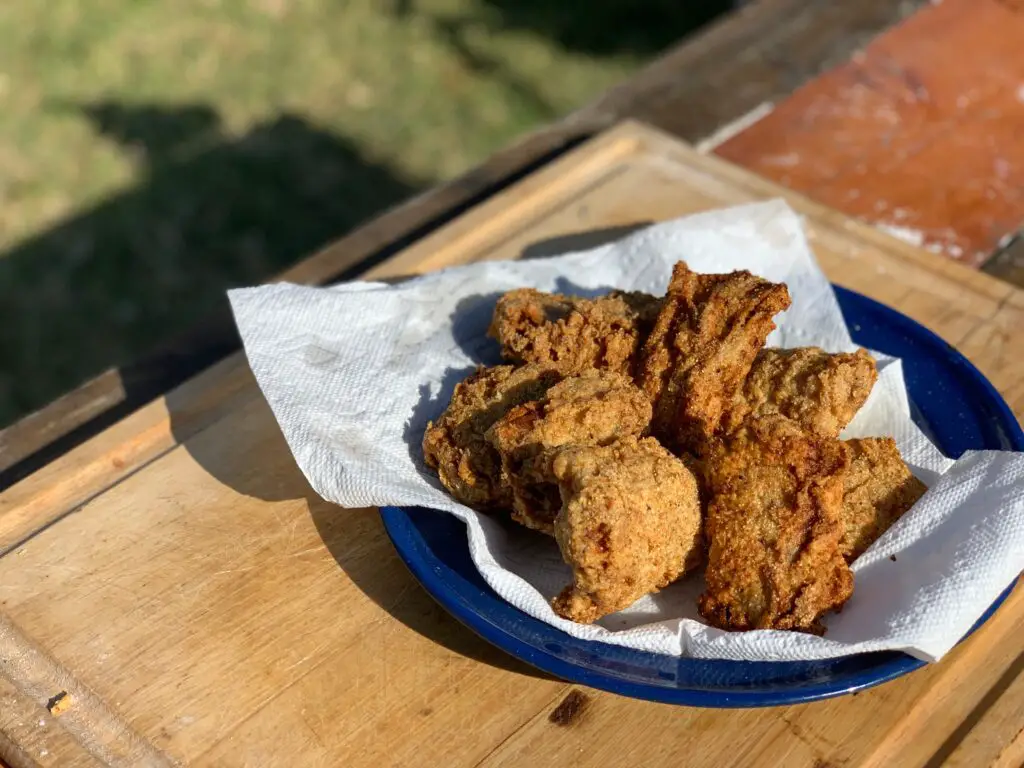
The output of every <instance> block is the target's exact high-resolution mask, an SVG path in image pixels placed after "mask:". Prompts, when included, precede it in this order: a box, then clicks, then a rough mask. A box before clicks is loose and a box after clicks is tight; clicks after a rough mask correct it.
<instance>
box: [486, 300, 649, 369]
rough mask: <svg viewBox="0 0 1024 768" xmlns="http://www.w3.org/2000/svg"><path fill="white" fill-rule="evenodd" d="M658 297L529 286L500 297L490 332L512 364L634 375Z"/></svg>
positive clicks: (503, 354)
mask: <svg viewBox="0 0 1024 768" xmlns="http://www.w3.org/2000/svg"><path fill="white" fill-rule="evenodd" d="M657 306H658V299H656V298H655V297H653V296H650V295H648V294H643V293H624V292H621V291H612V292H611V293H609V294H608V295H607V296H601V297H598V298H596V299H582V298H578V297H575V296H564V295H562V294H551V293H543V292H541V291H536V290H533V289H531V288H521V289H519V290H515V291H510V292H508V293H506V294H505V295H504V296H502V297H501V298H500V299H498V303H497V306H496V307H495V309H494V319H493V320H492V321H491V327H490V329H489V331H488V333H489V334H490V335H491V336H493V337H494V338H495V339H497V340H498V342H499V343H500V344H501V354H502V356H503V357H504V358H505V359H506V360H509V361H510V362H513V363H544V364H548V365H555V366H558V368H559V369H561V370H562V371H563V372H564V373H566V374H572V373H580V372H582V371H585V370H590V369H599V370H607V371H613V372H615V373H623V374H627V375H628V374H631V373H632V370H633V368H634V366H635V363H636V357H637V353H638V350H639V348H640V345H641V344H642V342H643V338H644V336H645V335H646V333H647V330H648V329H649V328H650V326H651V324H652V323H653V317H654V315H655V314H656V312H657Z"/></svg>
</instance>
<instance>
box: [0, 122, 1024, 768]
mask: <svg viewBox="0 0 1024 768" xmlns="http://www.w3.org/2000/svg"><path fill="white" fill-rule="evenodd" d="M778 195H782V196H785V197H787V198H788V199H789V200H790V202H791V203H792V204H793V205H794V206H795V207H797V208H798V209H799V210H800V211H801V212H802V213H803V214H804V216H805V217H806V221H807V227H808V232H809V236H810V241H811V245H812V247H813V248H814V249H815V251H816V253H817V255H818V257H819V260H820V262H821V264H822V266H823V267H824V269H825V270H826V272H827V273H828V274H829V276H830V277H831V278H832V279H833V280H834V281H836V282H838V283H840V284H842V285H845V286H848V287H850V288H853V289H855V290H858V291H861V292H863V293H865V294H867V295H869V296H872V297H874V298H877V299H879V300H881V301H883V302H886V303H888V304H890V305H893V306H896V307H898V308H899V309H900V310H901V311H903V312H905V313H906V314H908V315H911V316H912V317H914V318H915V319H917V320H918V321H920V322H922V323H924V324H925V325H927V326H929V327H930V328H932V329H933V330H935V331H936V332H937V333H939V334H940V335H941V336H942V337H943V338H945V339H946V340H947V341H949V342H950V343H951V344H954V345H955V346H957V348H959V349H960V350H962V351H963V352H964V353H965V354H967V355H968V356H969V357H970V358H971V359H972V360H973V361H974V362H975V363H976V364H977V365H978V366H979V367H980V368H981V370H982V371H983V372H984V373H985V374H986V375H987V376H988V377H989V378H990V379H991V380H992V382H993V383H994V384H995V385H996V386H997V387H998V388H999V389H1000V390H1001V391H1002V393H1003V394H1004V396H1005V397H1006V398H1007V400H1008V402H1009V403H1010V404H1011V407H1012V408H1013V409H1014V410H1015V412H1016V413H1017V414H1018V415H1019V414H1021V413H1022V412H1024V385H1022V383H1021V382H1022V381H1024V375H1022V374H1024V361H1022V359H1021V357H1020V356H1019V355H1016V356H1015V355H1013V354H1012V350H1011V338H1012V337H1011V333H1012V332H1013V331H1015V330H1016V329H1018V328H1019V327H1020V326H1021V324H1022V323H1024V292H1022V291H1020V290H1018V289H1016V288H1014V287H1013V286H1011V285H1009V284H1008V283H1005V282H1001V281H998V280H995V279H993V278H991V277H989V276H987V275H985V274H982V273H980V272H977V271H972V270H969V269H967V268H966V267H964V266H962V265H959V264H956V263H953V262H952V261H948V260H943V259H939V258H936V257H935V256H934V255H933V254H930V253H928V252H925V251H923V250H921V249H918V248H915V247H912V246H910V245H908V244H907V243H905V242H902V241H900V240H897V239H895V238H892V237H890V236H887V235H885V234H883V233H881V232H879V231H878V230H877V229H875V228H873V227H870V226H867V225H864V224H861V223H858V222H856V221H854V220H852V219H850V218H848V217H847V216H845V215H843V214H840V213H837V212H836V211H834V210H832V209H829V208H826V207H824V206H821V205H819V204H816V203H813V202H811V201H809V200H807V199H806V198H804V197H801V196H799V195H797V194H795V193H791V192H788V191H786V190H784V189H782V188H781V187H778V186H775V185H774V184H772V183H771V182H768V181H765V180H764V179H762V178H759V177H757V176H755V175H753V174H751V173H750V172H748V171H745V170H743V169H741V168H738V167H736V166H734V165H731V164H728V163H726V162H724V161H722V160H720V159H718V158H715V157H711V156H707V155H702V154H699V153H697V152H695V151H694V150H693V149H692V148H691V147H688V146H687V145H685V144H684V143H682V142H680V141H678V140H676V139H674V138H672V137H670V136H668V135H667V134H665V133H662V132H660V131H658V130H656V129H653V128H650V127H647V126H644V125H641V124H637V123H625V124H622V125H620V126H618V127H615V128H613V129H611V130H609V131H607V132H605V133H602V134H601V135H599V136H598V137H596V138H595V139H593V140H591V141H589V142H587V143H585V144H583V145H582V146H580V147H579V148H577V149H575V150H574V151H572V152H570V153H568V154H566V155H564V156H563V157H562V158H561V159H559V160H558V161H556V162H553V163H550V164H548V165H547V166H545V167H544V168H543V169H541V170H539V171H537V172H535V173H533V174H531V175H529V176H527V177H525V178H524V179H522V180H521V181H519V182H518V183H516V184H513V185H511V186H509V187H508V188H507V189H505V190H504V191H503V192H501V193H500V194H497V195H495V196H494V197H492V198H491V199H489V200H488V201H487V202H485V203H483V204H481V205H479V206H477V207H475V208H473V209H472V210H470V211H469V212H467V213H466V214H464V215H463V216H460V217H458V218H456V219H454V220H453V221H451V222H450V223H448V224H447V225H445V226H444V227H441V228H439V229H438V230H436V231H435V232H434V233H433V234H431V235H429V236H428V237H425V238H423V239H421V240H419V241H417V242H416V243H414V244H412V245H411V246H410V247H408V248H406V249H404V250H401V251H399V252H397V253H395V254H394V255H392V256H390V257H389V258H387V259H385V260H383V261H382V262H381V263H379V264H378V265H377V266H375V267H374V268H373V269H372V270H370V271H369V272H368V273H367V277H373V278H381V277H386V276H396V275H402V274H412V273H419V272H424V271H428V270H433V269H437V268H439V267H443V266H449V265H453V264H462V263H468V262H472V261H479V260H484V259H503V258H516V257H519V256H521V255H522V254H523V253H524V252H528V253H529V254H531V255H534V256H537V255H542V254H544V253H551V252H556V251H558V250H561V249H564V248H566V247H571V246H575V245H580V244H585V243H590V244H592V243H594V242H596V241H599V240H600V239H602V238H607V237H612V236H616V235H618V234H621V232H623V231H624V230H625V229H628V228H630V227H633V226H636V225H638V224H641V223H644V222H648V221H657V220H663V219H666V218H670V217H674V216H678V215H681V214H685V213H688V212H694V211H699V210H705V209H708V208H712V207H718V206H722V205H727V204H733V203H739V202H743V201H749V200H756V199H761V198H766V197H773V196H778ZM0 551H2V552H3V553H4V554H3V556H2V557H0V665H2V666H0V671H2V675H0V756H2V757H3V759H5V760H6V761H8V763H10V764H11V765H12V766H22V765H60V766H78V765H97V764H103V763H107V764H124V765H160V764H169V763H174V762H182V763H188V764H194V765H218V766H221V765H227V766H231V765H304V766H305V765H351V766H361V765H372V766H381V765H401V766H415V765H425V766H433V765H505V764H508V765H547V764H551V765H606V764H614V765H669V764H671V765H680V764H683V765H687V766H704V765H706V766H722V765H734V764H749V763H754V762H757V763H758V764H764V765H787V766H808V768H811V767H812V766H813V767H815V768H822V767H823V766H854V765H857V766H862V765H871V766H875V765H877V766H889V765H900V766H932V765H939V764H950V765H971V766H979V765H994V766H1017V765H1020V764H1021V763H1022V762H1024V731H1022V730H1021V726H1022V724H1024V675H1022V674H1021V672H1022V668H1024V639H1022V637H1024V635H1022V633H1021V628H1022V622H1024V590H1022V589H1020V588H1018V589H1017V590H1015V592H1014V593H1013V594H1012V595H1011V597H1010V598H1009V599H1008V600H1007V602H1006V603H1005V604H1004V606H1003V607H1002V608H1001V609H1000V610H999V611H998V612H997V613H996V615H995V616H994V617H993V618H992V619H991V620H990V621H989V622H988V624H986V626H985V627H984V628H983V629H982V630H980V631H979V632H977V633H976V634H975V635H974V636H973V637H972V638H971V639H970V640H968V641H967V642H965V643H964V644H962V645H961V646H960V647H958V648H957V649H956V650H954V651H953V652H952V653H950V654H949V656H948V657H947V658H946V659H944V660H943V661H942V662H941V663H939V664H937V665H933V666H930V667H928V668H926V669H924V670H921V671H918V672H915V673H913V674H911V675H909V676H907V677H904V678H902V679H900V680H898V681H895V682H892V683H889V684H887V685H884V686H881V687H879V688H875V689H872V690H869V691H866V692H863V693H860V694H858V695H855V696H847V697H842V698H838V699H833V700H830V701H826V702H819V703H816V704H809V705H801V706H793V707H782V708H775V709H763V710H743V711H740V710H700V709H689V708H684V707H673V706H668V705H659V704H651V703H646V702H640V701H634V700H630V699H626V698H622V697H618V696H615V695H612V694H606V693H601V692H597V691H593V690H589V689H585V688H582V687H579V686H574V685H569V684H566V683H563V682H560V681H558V680H554V679H552V678H550V677H547V676H546V675H543V674H539V673H537V672H536V671H534V670H532V669H530V668H528V667H527V666H525V665H524V664H521V663H519V662H517V661H516V660H514V659H511V658H509V657H507V656H505V655H504V654H503V653H501V652H499V651H497V650H495V649H493V648H491V647H489V646H487V645H486V644H485V643H483V642H482V641H480V640H479V639H477V638H476V637H475V636H474V635H472V634H471V633H470V632H469V631H468V630H466V629H464V628H463V627H462V626H461V625H459V624H458V623H457V622H455V621H454V620H453V619H451V618H450V617H448V616H447V615H446V614H445V613H444V612H443V611H442V610H440V609H439V608H438V607H437V606H436V605H435V604H434V603H433V602H432V600H431V599H430V598H429V597H428V596H427V595H426V593H425V592H424V591H423V590H422V589H421V588H420V587H419V586H418V585H417V584H416V582H415V581H414V580H413V579H412V578H411V577H410V575H409V574H408V573H407V571H406V570H405V568H404V567H403V566H402V564H401V563H400V562H399V561H398V559H397V557H396V555H395V554H394V552H393V550H392V548H391V545H390V543H389V542H388V540H387V538H386V536H385V534H384V532H383V529H382V527H381V523H380V519H379V516H378V514H377V512H376V510H373V509H340V508H338V507H335V506H332V505H330V504H328V503H326V502H324V501H322V500H320V499H319V498H318V497H317V496H316V495H315V494H314V493H313V492H312V491H311V490H310V488H309V487H308V485H307V484H306V482H305V481H304V479H303V478H302V476H301V474H300V473H299V472H298V470H297V468H296V466H295V464H294V461H293V460H292V458H291V456H290V455H289V453H288V451H287V448H286V447H285V445H284V442H283V440H282V438H281V435H280V433H279V431H278V429H277V427H276V424H275V423H274V421H273V418H272V416H271V414H270V411H269V409H268V407H267V406H266V404H265V402H264V401H263V399H262V397H261V396H260V393H259V392H258V390H257V388H256V387H255V384H254V382H253V380H252V377H251V375H250V373H249V371H248V369H247V367H246V365H245V361H244V359H243V358H242V357H241V356H240V355H238V354H236V355H233V356H231V357H229V358H228V359H226V360H224V361H223V362H221V363H219V364H218V365H216V366H214V367H213V368H211V369H210V370H208V371H206V372H204V373H203V374H201V375H200V376H198V377H196V378H194V379H192V380H191V381H189V382H187V383H186V384H185V385H184V386H182V387H180V388H178V389H176V390H174V391H172V392H170V393H169V394H168V395H166V396H165V397H163V398H161V399H159V400H157V401H155V402H153V403H151V404H150V405H148V406H146V407H144V408H142V409H141V410H139V411H138V412H136V413H134V414H132V415H130V416H129V417H128V418H126V419H124V420H123V421H121V422H119V423H117V424H115V425H114V426H112V427H111V428H109V429H108V430H106V431H104V432H102V433H100V434H99V435H97V436H96V437H94V438H92V439H90V440H88V441H86V442H84V443H82V444H81V445H80V446H78V447H77V448H75V449H74V450H72V451H70V452H69V453H67V454H65V455H64V456H62V457H61V458H59V459H57V460H55V461H54V462H52V463H50V464H48V465H47V466H46V467H45V468H43V469H41V470H39V471H37V472H35V473H33V474H32V475H30V476H28V477H27V478H25V479H23V480H22V481H21V482H19V483H17V484H15V485H13V486H12V487H11V488H9V489H7V490H6V491H4V492H3V493H2V494H0Z"/></svg>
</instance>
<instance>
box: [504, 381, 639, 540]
mask: <svg viewBox="0 0 1024 768" xmlns="http://www.w3.org/2000/svg"><path fill="white" fill-rule="evenodd" d="M650 420H651V404H650V402H649V401H648V400H647V398H646V397H644V394H643V393H642V392H641V391H640V390H639V389H637V388H636V386H634V384H633V382H632V381H631V380H630V379H628V378H626V377H625V376H622V375H620V374H617V373H610V372H608V371H587V372H585V373H582V374H580V375H578V376H570V377H568V378H566V379H565V380H563V381H562V382H560V383H558V384H556V385H555V386H553V387H551V389H549V390H548V391H547V394H546V395H545V396H544V397H543V398H542V399H540V400H537V401H534V402H530V403H525V404H523V405H520V406H517V407H515V408H512V409H511V410H509V411H508V412H507V413H506V414H505V415H504V416H503V417H502V418H501V419H499V420H498V421H497V422H496V423H495V424H494V425H493V426H492V427H491V428H490V430H489V431H488V433H487V439H488V440H489V441H490V443H491V445H493V446H494V448H495V449H496V450H497V452H498V454H499V456H500V457H501V469H502V479H503V482H504V483H505V484H506V485H507V486H508V487H509V488H511V491H512V500H513V513H512V517H513V519H515V520H517V521H519V522H520V523H522V524H523V525H526V526H528V527H530V528H535V529H537V530H540V531H544V532H546V533H553V527H552V526H553V522H554V518H555V515H556V514H557V513H558V510H559V508H560V507H561V500H560V498H559V494H558V487H557V485H556V484H555V479H554V477H553V476H552V474H551V459H552V456H553V451H554V450H555V449H557V448H561V447H563V446H568V445H578V446H586V445H607V444H609V443H611V442H614V441H615V440H617V439H619V438H620V437H625V436H628V435H640V434H641V433H642V432H643V431H644V430H645V429H646V428H647V425H648V424H649V423H650Z"/></svg>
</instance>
